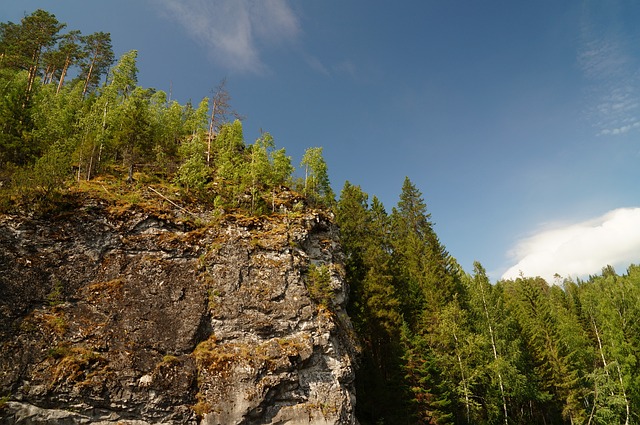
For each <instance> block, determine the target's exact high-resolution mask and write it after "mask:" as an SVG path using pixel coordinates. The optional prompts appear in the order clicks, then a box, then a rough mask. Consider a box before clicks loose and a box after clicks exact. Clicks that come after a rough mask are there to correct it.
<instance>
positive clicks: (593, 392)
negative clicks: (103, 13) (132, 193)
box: [0, 10, 640, 425]
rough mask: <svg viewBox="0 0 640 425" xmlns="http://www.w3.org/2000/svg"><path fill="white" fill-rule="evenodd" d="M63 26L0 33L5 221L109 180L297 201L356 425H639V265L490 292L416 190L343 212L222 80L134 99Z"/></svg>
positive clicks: (4, 27) (105, 49) (349, 191)
mask: <svg viewBox="0 0 640 425" xmlns="http://www.w3.org/2000/svg"><path fill="white" fill-rule="evenodd" d="M64 28H65V25H64V24H62V23H60V22H58V21H57V19H56V18H55V16H54V15H52V14H50V13H48V12H45V11H42V10H37V11H35V12H34V13H33V14H31V15H29V16H25V17H24V19H22V21H21V22H20V23H11V22H8V23H2V24H0V210H10V209H16V210H23V209H26V208H34V207H37V206H38V205H41V204H43V203H45V204H46V203H47V202H55V201H56V199H57V198H56V197H57V196H59V195H60V194H61V193H64V191H65V190H66V188H67V187H69V185H70V184H73V182H78V181H86V180H92V179H96V178H98V177H103V176H106V175H116V176H117V178H119V179H120V180H121V181H122V182H129V183H131V186H130V187H131V188H132V190H133V188H134V185H135V182H136V179H137V178H140V176H144V177H145V178H146V179H153V181H154V182H157V183H158V184H161V185H165V186H167V187H168V188H171V191H172V192H173V188H177V189H178V191H179V193H180V194H181V196H183V197H185V198H189V199H191V198H193V199H195V200H196V201H197V202H199V203H201V204H202V205H205V206H211V207H216V208H229V209H242V210H243V211H245V212H246V213H249V214H262V213H270V212H272V211H274V209H275V202H274V199H275V197H276V196H277V195H278V192H279V191H282V190H284V189H283V187H285V186H286V187H293V188H294V189H296V190H297V191H299V192H301V194H302V195H304V198H305V200H306V202H307V203H310V204H316V205H318V204H321V205H323V206H325V207H330V208H333V209H334V211H335V215H336V220H337V222H338V224H339V225H340V228H341V238H342V245H343V249H344V251H345V254H346V270H347V275H346V276H347V282H348V284H349V286H350V290H351V296H350V304H349V306H348V308H349V313H350V316H351V318H352V320H353V323H354V326H355V328H356V332H357V335H358V336H359V337H360V340H361V342H362V347H363V350H362V357H361V367H360V369H359V371H358V372H357V379H356V386H357V401H358V403H357V413H358V418H359V420H360V422H361V423H362V424H363V425H368V424H506V425H508V424H532V423H537V424H538V423H539V424H589V425H591V424H593V425H595V424H612V423H624V424H633V423H638V422H640V370H639V369H640V365H638V358H639V356H640V321H638V320H637V318H638V317H640V267H638V266H631V267H630V268H629V270H628V272H627V274H625V275H623V276H619V275H617V274H616V273H615V271H614V270H613V269H612V268H610V267H608V268H605V269H603V272H602V274H601V275H599V276H593V277H591V278H589V279H587V280H585V281H572V280H565V281H564V282H562V283H561V285H549V284H548V283H547V282H545V281H544V280H542V279H540V278H525V277H521V278H519V279H516V280H510V281H499V282H497V283H496V284H493V285H492V284H490V282H489V279H488V277H487V275H486V272H485V271H484V269H483V268H482V266H481V265H480V264H475V267H474V270H473V273H471V274H468V273H466V272H465V271H463V270H462V268H461V267H460V266H459V265H458V264H457V262H456V260H455V259H454V258H453V257H452V256H451V255H450V254H449V253H448V252H447V250H446V248H445V247H444V245H443V244H442V243H441V242H440V241H439V239H438V237H437V235H436V233H435V231H434V228H433V223H432V221H431V217H430V215H429V213H428V212H427V206H426V204H425V202H424V199H423V198H422V194H421V193H420V191H419V190H418V189H417V188H416V187H415V185H414V184H413V183H412V182H411V181H410V180H409V179H407V180H406V181H405V182H404V185H403V187H402V190H401V194H400V201H399V203H398V204H397V206H396V207H395V208H393V209H392V210H391V212H390V213H388V212H387V211H386V210H385V207H384V206H383V204H382V203H381V202H380V201H379V200H378V199H377V198H376V197H373V198H372V199H371V200H369V196H368V195H367V194H366V193H364V192H363V191H362V190H361V189H360V188H359V187H358V186H354V185H352V184H350V183H346V184H345V186H344V188H343V190H342V192H341V194H340V197H339V199H338V201H337V202H336V201H335V199H334V194H333V192H332V190H331V186H330V184H329V176H328V171H327V165H326V163H325V161H324V159H323V157H322V149H321V148H310V149H308V150H307V151H306V152H305V155H304V156H303V158H302V163H301V167H302V168H303V170H302V171H301V174H303V176H301V177H298V178H295V177H294V174H293V173H294V167H293V165H292V162H291V158H290V157H289V156H287V154H286V152H285V151H284V149H276V147H275V143H274V140H273V138H272V137H271V136H270V135H269V134H268V133H264V134H262V135H261V136H260V137H259V138H258V140H256V141H255V142H254V143H253V144H249V145H248V144H246V143H245V140H244V136H243V129H242V124H241V121H239V120H237V119H234V118H236V114H235V113H234V112H233V110H232V109H231V107H230V105H229V101H230V96H229V93H228V92H227V91H226V90H225V87H224V83H221V85H220V86H218V87H217V89H216V90H215V92H214V94H213V96H211V97H205V98H204V99H202V101H201V102H200V103H198V104H197V105H193V104H191V103H187V104H185V105H181V104H179V103H178V102H176V101H174V100H170V99H168V96H167V94H166V93H164V92H162V91H158V90H154V89H148V88H143V87H140V86H139V85H138V81H137V72H138V71H137V67H136V56H137V53H136V52H135V51H131V52H129V53H126V54H125V55H123V56H122V57H121V58H120V59H119V61H118V62H117V63H116V62H115V59H114V55H113V52H112V48H111V41H110V36H109V34H108V33H96V34H92V35H89V36H83V35H81V34H80V33H79V32H78V31H70V32H68V33H64V34H63V33H61V31H62V30H63V29H64ZM123 184H124V183H123Z"/></svg>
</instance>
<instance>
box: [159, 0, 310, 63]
mask: <svg viewBox="0 0 640 425" xmlns="http://www.w3.org/2000/svg"><path fill="white" fill-rule="evenodd" d="M152 3H153V4H155V5H156V6H158V7H159V12H160V13H162V14H163V15H164V16H166V17H167V18H169V19H172V20H175V21H176V22H177V23H179V24H180V25H181V26H182V27H183V28H184V29H185V30H186V32H187V33H188V34H189V35H190V36H191V37H192V38H193V39H194V40H196V41H198V42H199V43H200V44H201V45H203V46H204V47H205V48H206V49H207V51H208V54H209V55H210V56H211V58H212V59H213V60H214V61H215V62H216V63H218V64H220V65H222V66H225V67H227V68H229V69H233V70H237V71H243V72H258V73H259V72H263V71H264V70H265V69H266V66H265V64H264V63H263V61H262V59H261V56H260V49H261V48H263V47H265V46H267V45H274V44H277V43H281V42H283V41H287V40H290V39H294V38H295V37H297V35H298V34H299V33H300V25H299V20H298V17H297V16H296V14H295V13H294V11H293V10H292V9H291V7H290V6H289V4H288V2H287V0H152Z"/></svg>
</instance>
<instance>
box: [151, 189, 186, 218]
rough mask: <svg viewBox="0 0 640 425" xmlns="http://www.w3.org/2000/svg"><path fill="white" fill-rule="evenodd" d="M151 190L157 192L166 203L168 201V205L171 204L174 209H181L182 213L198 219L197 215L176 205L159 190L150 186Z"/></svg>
mask: <svg viewBox="0 0 640 425" xmlns="http://www.w3.org/2000/svg"><path fill="white" fill-rule="evenodd" d="M149 189H151V190H152V191H153V192H155V193H156V194H157V195H158V196H160V197H161V198H162V199H164V200H165V201H167V202H168V203H170V204H171V205H173V206H174V207H176V208H178V209H180V210H181V211H183V212H185V213H187V214H190V215H192V216H194V217H197V215H196V214H194V213H192V212H191V211H189V210H187V209H186V208H184V207H181V206H180V205H178V204H176V203H175V202H173V201H172V200H171V199H169V198H167V197H166V196H164V195H163V194H162V193H160V192H158V191H157V190H155V189H154V188H152V187H151V186H149Z"/></svg>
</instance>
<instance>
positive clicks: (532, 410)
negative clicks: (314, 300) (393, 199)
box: [336, 179, 640, 424]
mask: <svg viewBox="0 0 640 425" xmlns="http://www.w3.org/2000/svg"><path fill="white" fill-rule="evenodd" d="M336 218H337V221H338V223H339V225H340V227H341V234H342V245H343V248H344V250H345V253H346V256H347V260H346V266H347V278H348V282H349V284H350V287H351V292H352V293H351V299H350V306H349V314H350V316H351V318H352V320H353V322H354V325H355V327H356V330H357V332H358V335H359V336H360V338H361V340H362V343H363V345H364V347H363V356H362V362H361V363H362V364H361V368H360V370H359V371H358V372H357V377H356V386H357V394H358V404H357V409H358V412H357V413H358V418H359V420H360V422H361V423H362V424H379V423H385V424H387V423H388V424H396V423H418V424H534V423H535V424H543V423H547V424H612V423H625V424H633V423H638V421H639V420H640V407H639V406H640V380H639V379H638V376H640V365H639V364H638V362H637V359H638V356H639V355H640V338H639V337H638V335H640V325H639V324H638V321H637V320H636V319H635V318H636V317H638V314H639V313H640V266H631V267H630V268H629V269H628V271H627V274H625V275H623V276H619V275H617V274H616V272H615V271H614V270H613V269H612V268H611V267H606V268H604V269H603V271H602V275H600V276H592V277H590V278H589V279H588V280H586V281H581V280H579V281H572V280H565V281H564V282H563V283H562V285H561V286H551V285H549V284H548V283H547V282H545V281H544V280H543V279H541V278H524V277H521V278H518V279H516V280H508V281H500V282H497V283H496V284H495V285H492V284H490V282H489V279H488V278H487V275H486V272H485V270H484V269H483V268H482V266H481V265H480V264H479V263H476V264H475V267H474V271H473V273H472V274H467V273H465V272H464V271H462V270H461V269H460V267H459V266H458V265H457V263H456V261H455V259H453V257H451V256H450V255H449V254H448V253H447V251H446V250H445V248H444V247H443V246H442V244H441V243H440V242H439V241H438V238H437V236H436V234H435V233H434V231H433V226H432V224H431V222H430V217H429V214H428V213H427V211H426V205H425V203H424V201H423V199H422V197H421V194H420V192H419V191H418V190H417V189H416V188H415V186H414V185H413V184H412V183H411V182H410V181H409V180H408V179H407V180H406V181H405V183H404V185H403V187H402V192H401V195H400V202H399V203H398V206H397V207H396V208H394V209H393V210H392V212H391V214H387V213H386V212H385V211H384V209H383V208H382V206H381V204H380V202H379V201H378V200H377V199H376V198H375V197H374V198H373V200H372V202H371V203H370V204H369V203H368V196H367V194H365V193H363V192H362V191H361V190H360V188H359V187H357V186H353V185H351V184H350V183H346V184H345V186H344V189H343V190H342V193H341V196H340V199H339V201H338V203H337V206H336Z"/></svg>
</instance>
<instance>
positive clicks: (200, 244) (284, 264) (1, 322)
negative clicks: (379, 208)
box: [0, 199, 356, 425]
mask: <svg viewBox="0 0 640 425" xmlns="http://www.w3.org/2000/svg"><path fill="white" fill-rule="evenodd" d="M178 216H179V214H176V213H175V211H174V212H171V211H169V210H165V211H159V210H154V209H147V208H144V207H141V206H136V205H118V204H117V203H114V202H112V201H106V200H101V199H91V200H89V201H86V200H85V201H84V202H82V203H80V204H78V205H77V207H76V208H73V209H71V210H69V211H67V212H64V213H57V214H55V215H52V216H49V217H47V218H25V217H19V216H11V215H2V216H0V352H1V353H2V355H1V356H0V396H3V397H4V398H3V399H2V400H3V401H2V402H0V424H14V423H19V424H35V423H38V424H42V423H45V424H47V423H49V424H54V423H55V424H80V423H98V424H105V425H106V424H136V425H144V424H225V425H231V424H355V423H356V419H355V415H354V400H355V396H354V385H353V380H354V355H355V351H356V346H355V338H354V335H353V331H352V329H351V324H350V322H349V319H348V317H347V315H346V313H345V311H344V304H345V302H346V294H347V291H346V288H345V284H344V281H343V273H344V271H343V266H342V254H341V252H340V247H339V243H338V239H337V229H336V226H335V225H334V224H333V222H332V220H331V218H330V217H329V216H328V215H327V214H326V213H324V212H321V211H309V210H306V211H302V212H295V213H292V212H289V213H282V214H274V215H271V216H268V217H261V218H256V217H247V216H242V215H232V214H226V215H222V216H219V217H216V218H212V219H209V220H206V221H205V222H206V224H202V223H197V220H185V219H184V218H179V217H178Z"/></svg>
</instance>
